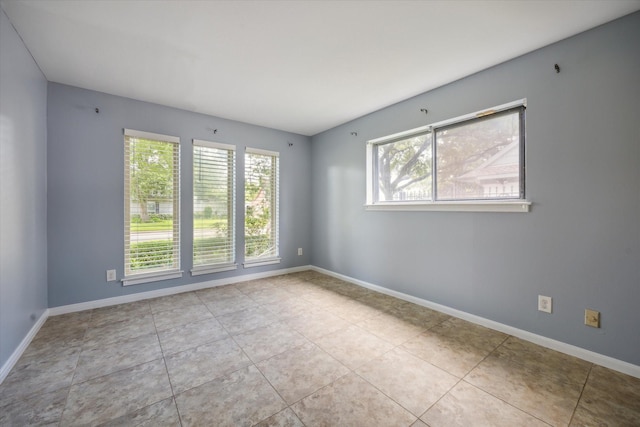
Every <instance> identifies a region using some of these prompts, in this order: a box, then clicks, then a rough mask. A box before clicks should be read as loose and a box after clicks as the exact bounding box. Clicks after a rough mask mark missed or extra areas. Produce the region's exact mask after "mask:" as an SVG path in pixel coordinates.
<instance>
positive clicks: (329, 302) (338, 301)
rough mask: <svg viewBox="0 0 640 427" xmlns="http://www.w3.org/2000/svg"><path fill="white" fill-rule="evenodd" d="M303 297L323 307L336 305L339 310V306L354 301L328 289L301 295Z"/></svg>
mask: <svg viewBox="0 0 640 427" xmlns="http://www.w3.org/2000/svg"><path fill="white" fill-rule="evenodd" d="M301 298H302V299H304V300H306V301H309V302H310V303H312V304H313V305H315V306H317V307H319V308H322V309H328V308H329V307H335V310H338V307H342V306H343V305H344V304H348V303H352V302H353V299H351V298H349V297H347V296H345V295H341V294H339V293H337V292H334V291H332V290H328V289H318V290H316V291H312V292H309V293H307V294H305V295H303V296H301Z"/></svg>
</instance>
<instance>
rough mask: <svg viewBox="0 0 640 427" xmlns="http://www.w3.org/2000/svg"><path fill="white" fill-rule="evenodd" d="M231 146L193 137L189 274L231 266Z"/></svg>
mask: <svg viewBox="0 0 640 427" xmlns="http://www.w3.org/2000/svg"><path fill="white" fill-rule="evenodd" d="M235 170H236V152H235V146H233V145H227V144H218V143H214V142H207V141H198V140H195V139H194V140H193V270H191V274H192V275H198V274H206V273H214V272H219V271H227V270H234V269H236V268H237V265H236V264H235V248H236V245H235V243H236V242H235Z"/></svg>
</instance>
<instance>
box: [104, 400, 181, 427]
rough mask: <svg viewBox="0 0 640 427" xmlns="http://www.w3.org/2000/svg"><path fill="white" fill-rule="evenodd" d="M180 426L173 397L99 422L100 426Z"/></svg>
mask: <svg viewBox="0 0 640 427" xmlns="http://www.w3.org/2000/svg"><path fill="white" fill-rule="evenodd" d="M121 426H136V427H180V416H179V415H178V409H177V408H176V404H175V402H174V400H173V398H172V397H171V398H169V399H165V400H162V401H160V402H158V403H154V404H152V405H149V406H145V407H144V408H142V409H139V410H137V411H135V412H132V413H129V414H126V415H123V416H121V417H119V418H116V419H114V420H111V421H109V422H106V423H104V424H100V427H121Z"/></svg>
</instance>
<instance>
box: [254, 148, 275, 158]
mask: <svg viewBox="0 0 640 427" xmlns="http://www.w3.org/2000/svg"><path fill="white" fill-rule="evenodd" d="M245 152H246V153H249V154H261V155H263V156H274V157H280V153H278V152H277V151H269V150H263V149H261V148H251V147H246V148H245Z"/></svg>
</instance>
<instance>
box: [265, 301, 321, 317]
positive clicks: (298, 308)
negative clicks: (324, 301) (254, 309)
mask: <svg viewBox="0 0 640 427" xmlns="http://www.w3.org/2000/svg"><path fill="white" fill-rule="evenodd" d="M264 307H265V308H266V309H267V310H269V311H270V312H272V313H273V314H275V315H277V316H278V317H280V318H281V319H288V318H291V317H295V316H300V315H302V314H306V313H311V312H317V311H321V310H320V309H319V308H318V307H316V306H315V305H313V304H311V303H310V302H309V301H307V300H304V299H302V298H289V299H286V300H282V301H275V302H272V303H268V304H264Z"/></svg>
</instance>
